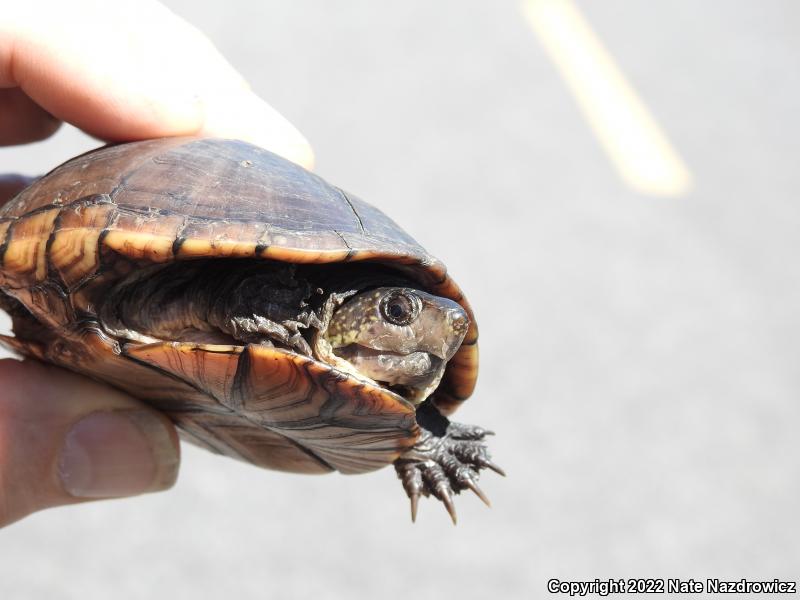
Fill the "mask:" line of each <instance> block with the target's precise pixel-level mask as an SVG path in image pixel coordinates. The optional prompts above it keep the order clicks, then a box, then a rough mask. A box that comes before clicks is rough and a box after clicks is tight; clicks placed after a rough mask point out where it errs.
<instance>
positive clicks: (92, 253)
mask: <svg viewBox="0 0 800 600" xmlns="http://www.w3.org/2000/svg"><path fill="white" fill-rule="evenodd" d="M113 212H114V205H113V204H111V203H103V204H78V205H77V206H75V207H74V208H72V209H69V208H66V209H63V210H62V211H61V212H60V213H59V216H58V229H57V230H56V231H55V232H54V233H53V236H52V239H51V241H50V245H49V247H48V257H49V259H50V263H51V264H52V265H53V267H55V269H56V270H57V271H58V274H59V276H60V277H61V280H62V281H63V282H64V285H65V286H66V287H67V288H68V289H72V288H73V287H74V286H76V285H78V284H79V283H80V282H81V281H83V280H85V278H86V277H88V276H91V275H93V274H94V272H95V271H97V269H98V267H99V266H100V254H99V248H98V241H99V239H100V235H101V233H102V232H103V230H104V229H105V227H106V225H107V224H108V221H109V217H111V215H112V214H113Z"/></svg>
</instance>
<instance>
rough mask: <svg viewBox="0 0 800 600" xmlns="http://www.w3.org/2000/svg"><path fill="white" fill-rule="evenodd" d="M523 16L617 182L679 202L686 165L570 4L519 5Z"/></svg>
mask: <svg viewBox="0 0 800 600" xmlns="http://www.w3.org/2000/svg"><path fill="white" fill-rule="evenodd" d="M522 10H523V12H524V14H525V16H526V17H527V19H528V21H529V22H530V24H531V26H532V27H533V30H534V32H535V33H536V35H537V36H538V38H539V40H540V41H541V43H542V45H543V46H544V48H545V50H546V52H547V53H548V54H549V55H550V58H551V60H552V61H553V62H554V63H555V65H556V67H557V68H558V70H559V72H560V73H561V76H562V77H563V79H564V81H565V82H566V84H567V86H568V87H569V88H570V89H571V90H572V93H573V94H574V96H575V99H576V100H577V102H578V105H579V106H580V109H581V111H582V112H583V115H584V117H585V118H586V120H587V121H588V123H589V126H590V127H591V128H592V130H593V131H594V134H595V135H596V136H597V139H598V140H599V141H600V143H601V144H602V146H603V148H605V151H606V152H607V153H608V155H609V157H610V159H611V161H612V162H613V164H614V166H615V167H616V168H617V171H618V172H619V174H620V176H621V177H622V179H623V180H624V181H625V182H626V183H627V184H628V185H629V186H631V187H632V188H634V189H635V190H637V191H640V192H643V193H646V194H653V195H658V196H680V195H683V194H684V193H686V192H687V191H688V189H689V188H690V186H691V180H692V176H691V173H690V172H689V169H688V168H687V167H686V164H685V163H684V162H683V160H682V159H681V157H680V156H679V155H678V153H677V152H676V151H675V149H674V148H673V147H672V145H671V144H670V142H669V140H668V139H667V136H666V135H665V134H664V132H663V131H662V130H661V128H660V127H659V125H658V123H657V122H656V120H655V118H654V117H653V115H652V114H650V111H649V110H648V109H647V107H646V106H645V104H644V102H642V100H641V99H640V98H639V96H638V95H637V94H636V91H635V90H634V89H633V87H632V86H631V85H630V84H629V83H628V82H627V81H626V79H625V76H624V75H623V74H622V72H621V71H620V69H619V67H618V66H617V65H616V63H615V62H614V59H613V57H612V56H611V55H610V54H609V52H608V51H607V50H606V49H605V48H604V47H603V44H602V42H601V41H600V39H599V38H598V37H597V35H596V34H595V33H594V32H593V31H592V28H591V26H590V25H589V23H588V22H587V21H586V19H585V18H584V17H583V15H582V14H581V13H580V10H579V9H578V7H577V6H575V5H574V4H573V2H572V1H571V0H523V3H522Z"/></svg>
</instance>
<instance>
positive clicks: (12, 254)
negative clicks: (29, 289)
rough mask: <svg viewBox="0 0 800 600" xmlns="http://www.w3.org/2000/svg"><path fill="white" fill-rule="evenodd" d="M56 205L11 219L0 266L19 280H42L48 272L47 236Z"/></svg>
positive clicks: (50, 228) (53, 219)
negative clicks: (10, 226) (6, 243)
mask: <svg viewBox="0 0 800 600" xmlns="http://www.w3.org/2000/svg"><path fill="white" fill-rule="evenodd" d="M59 212H60V209H59V208H52V209H49V210H41V211H37V212H36V213H34V214H32V215H30V216H28V217H27V218H25V219H19V220H18V221H16V222H15V223H14V229H13V230H12V231H11V236H12V237H11V239H10V240H9V241H8V245H7V246H6V249H5V252H4V253H3V270H4V271H5V272H6V273H7V274H9V275H10V276H11V277H13V278H15V279H16V281H17V282H18V283H22V282H24V281H31V282H32V281H43V280H44V279H45V277H46V276H47V252H46V250H47V240H48V239H49V237H50V234H51V233H52V231H53V223H54V221H55V220H56V217H57V216H58V213H59Z"/></svg>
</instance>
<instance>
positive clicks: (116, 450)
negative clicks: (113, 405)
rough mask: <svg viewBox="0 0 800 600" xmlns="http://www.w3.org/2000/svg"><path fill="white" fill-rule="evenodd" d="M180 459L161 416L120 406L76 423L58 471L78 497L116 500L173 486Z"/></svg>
mask: <svg viewBox="0 0 800 600" xmlns="http://www.w3.org/2000/svg"><path fill="white" fill-rule="evenodd" d="M178 463H179V456H178V449H177V447H176V446H175V444H174V443H173V439H172V436H171V435H170V432H169V430H168V429H167V426H166V425H165V424H164V423H163V422H162V421H161V419H160V418H159V417H158V416H157V415H154V414H152V413H150V412H148V411H143V410H119V411H109V412H96V413H92V414H90V415H89V416H87V417H84V418H83V419H81V420H80V421H78V422H77V423H75V425H73V427H72V429H71V430H70V431H69V433H68V434H67V437H66V439H65V441H64V446H63V448H62V450H61V455H60V458H59V463H58V473H59V476H60V477H61V482H62V485H63V486H64V489H65V490H66V491H67V493H69V494H70V495H72V496H75V497H77V498H112V497H118V496H135V495H137V494H144V493H147V492H156V491H160V490H165V489H167V488H169V487H171V486H172V485H173V484H174V483H175V479H176V478H177V476H178Z"/></svg>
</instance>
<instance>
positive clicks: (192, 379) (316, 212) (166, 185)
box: [0, 137, 504, 523]
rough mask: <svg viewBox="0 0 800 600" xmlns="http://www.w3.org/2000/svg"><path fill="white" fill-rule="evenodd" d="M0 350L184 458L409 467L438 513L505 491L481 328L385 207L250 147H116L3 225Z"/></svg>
mask: <svg viewBox="0 0 800 600" xmlns="http://www.w3.org/2000/svg"><path fill="white" fill-rule="evenodd" d="M0 308H3V309H4V310H5V311H6V312H7V313H8V314H9V315H10V316H11V318H12V323H13V335H3V336H2V337H0V343H2V344H3V345H4V346H6V347H7V348H9V349H11V350H13V351H15V352H17V353H19V354H22V355H26V356H29V357H33V358H36V359H39V360H42V361H46V362H50V363H53V364H56V365H58V366H61V367H65V368H68V369H71V370H73V371H76V372H79V373H82V374H85V375H88V376H90V377H93V378H95V379H99V380H102V381H104V382H107V383H109V384H111V385H112V386H115V387H117V388H120V389H122V390H124V391H125V392H127V393H129V394H131V395H133V396H135V397H137V398H140V399H142V400H144V401H146V402H147V403H149V404H150V405H152V406H154V407H155V408H157V409H158V410H161V411H163V412H165V413H166V414H167V415H169V417H170V418H171V419H172V420H173V421H174V423H175V424H176V425H177V427H178V428H179V431H180V435H181V437H182V438H184V439H185V440H187V441H189V442H191V443H194V444H197V445H199V446H202V447H204V448H206V449H208V450H211V451H212V452H216V453H219V454H223V455H227V456H231V457H233V458H237V459H241V460H244V461H247V462H249V463H252V464H254V465H257V466H260V467H264V468H269V469H276V470H282V471H288V472H295V473H327V472H331V471H338V472H340V473H344V474H355V473H366V472H370V471H374V470H377V469H379V468H381V467H384V466H387V465H389V464H393V465H394V467H395V469H396V472H397V474H398V477H399V478H400V480H401V482H402V485H403V488H404V489H405V492H406V494H407V495H408V497H409V498H410V502H411V518H412V520H415V519H416V516H417V507H418V501H419V498H420V497H421V496H425V497H429V496H433V497H434V498H437V499H438V500H440V501H441V502H442V503H443V504H444V506H445V507H446V509H447V511H448V512H449V513H450V516H451V517H452V520H453V523H455V522H456V512H455V507H454V503H453V496H454V495H455V494H458V493H459V492H461V491H465V490H472V491H473V492H474V493H475V494H477V496H478V497H479V498H480V499H481V500H483V501H484V502H485V503H486V504H487V505H488V504H489V502H488V500H487V498H486V496H485V494H484V493H483V492H482V491H481V489H480V488H479V487H478V484H477V482H478V478H479V475H480V473H481V471H482V470H483V469H490V470H493V471H495V472H497V473H499V474H501V475H504V473H503V470H502V469H501V468H500V467H499V466H497V465H496V464H495V463H494V462H493V461H492V459H491V456H490V454H489V451H488V448H487V444H486V437H487V436H489V435H491V434H492V432H491V431H489V430H487V429H484V428H482V427H479V426H474V425H464V424H460V423H456V422H453V421H451V420H450V419H449V416H450V415H451V414H452V413H453V412H454V411H455V410H456V409H457V408H458V407H459V406H460V405H461V403H462V402H463V401H464V400H466V399H467V398H468V397H470V395H471V394H472V392H473V390H474V387H475V383H476V378H477V373H478V346H477V340H478V329H477V325H476V323H475V317H474V315H473V312H472V309H471V308H470V305H469V303H468V302H467V300H466V299H465V297H464V295H463V293H462V292H461V290H460V288H459V287H458V285H457V284H456V283H455V282H454V281H453V280H452V278H451V277H450V276H449V275H448V272H447V270H446V268H445V266H444V264H443V263H442V262H441V261H439V260H438V259H436V258H434V257H433V256H431V255H430V254H428V253H427V252H426V251H425V250H424V249H423V248H422V247H421V246H420V245H419V244H418V243H417V242H416V241H415V240H414V239H413V238H412V237H411V236H410V235H408V234H407V233H406V232H405V231H403V230H402V229H401V228H400V227H399V226H398V225H397V224H396V223H395V222H394V221H392V220H391V219H389V218H388V217H387V216H386V215H384V214H383V213H382V212H381V211H380V210H378V209H377V208H375V207H373V206H371V205H370V204H367V203H366V202H364V201H362V200H361V199H359V198H358V197H356V196H354V195H352V194H350V193H347V192H345V191H343V190H342V189H340V188H338V187H335V186H333V185H331V184H329V183H327V182H326V181H324V180H323V179H322V178H320V177H319V176H317V175H315V174H313V173H311V172H309V171H307V170H305V169H303V168H302V167H300V166H298V165H296V164H294V163H292V162H290V161H288V160H286V159H283V158H281V157H279V156H277V155H275V154H273V153H271V152H269V151H267V150H265V149H262V148H260V147H257V146H254V145H252V144H249V143H246V142H243V141H240V140H228V139H214V138H202V137H175V138H161V139H153V140H143V141H137V142H129V143H122V144H117V145H109V146H105V147H102V148H100V149H97V150H94V151H91V152H88V153H86V154H83V155H80V156H78V157H76V158H73V159H72V160H69V161H67V162H66V163H64V164H62V165H61V166H59V167H56V168H55V169H54V170H52V171H50V172H49V173H48V174H46V175H45V176H43V177H42V178H40V179H38V180H37V181H35V182H34V183H33V184H31V185H30V186H29V187H27V188H26V189H24V190H23V191H22V192H20V193H19V194H18V195H17V196H16V197H15V198H14V199H12V200H11V201H10V202H9V203H7V204H6V205H5V206H3V207H2V208H1V209H0Z"/></svg>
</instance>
